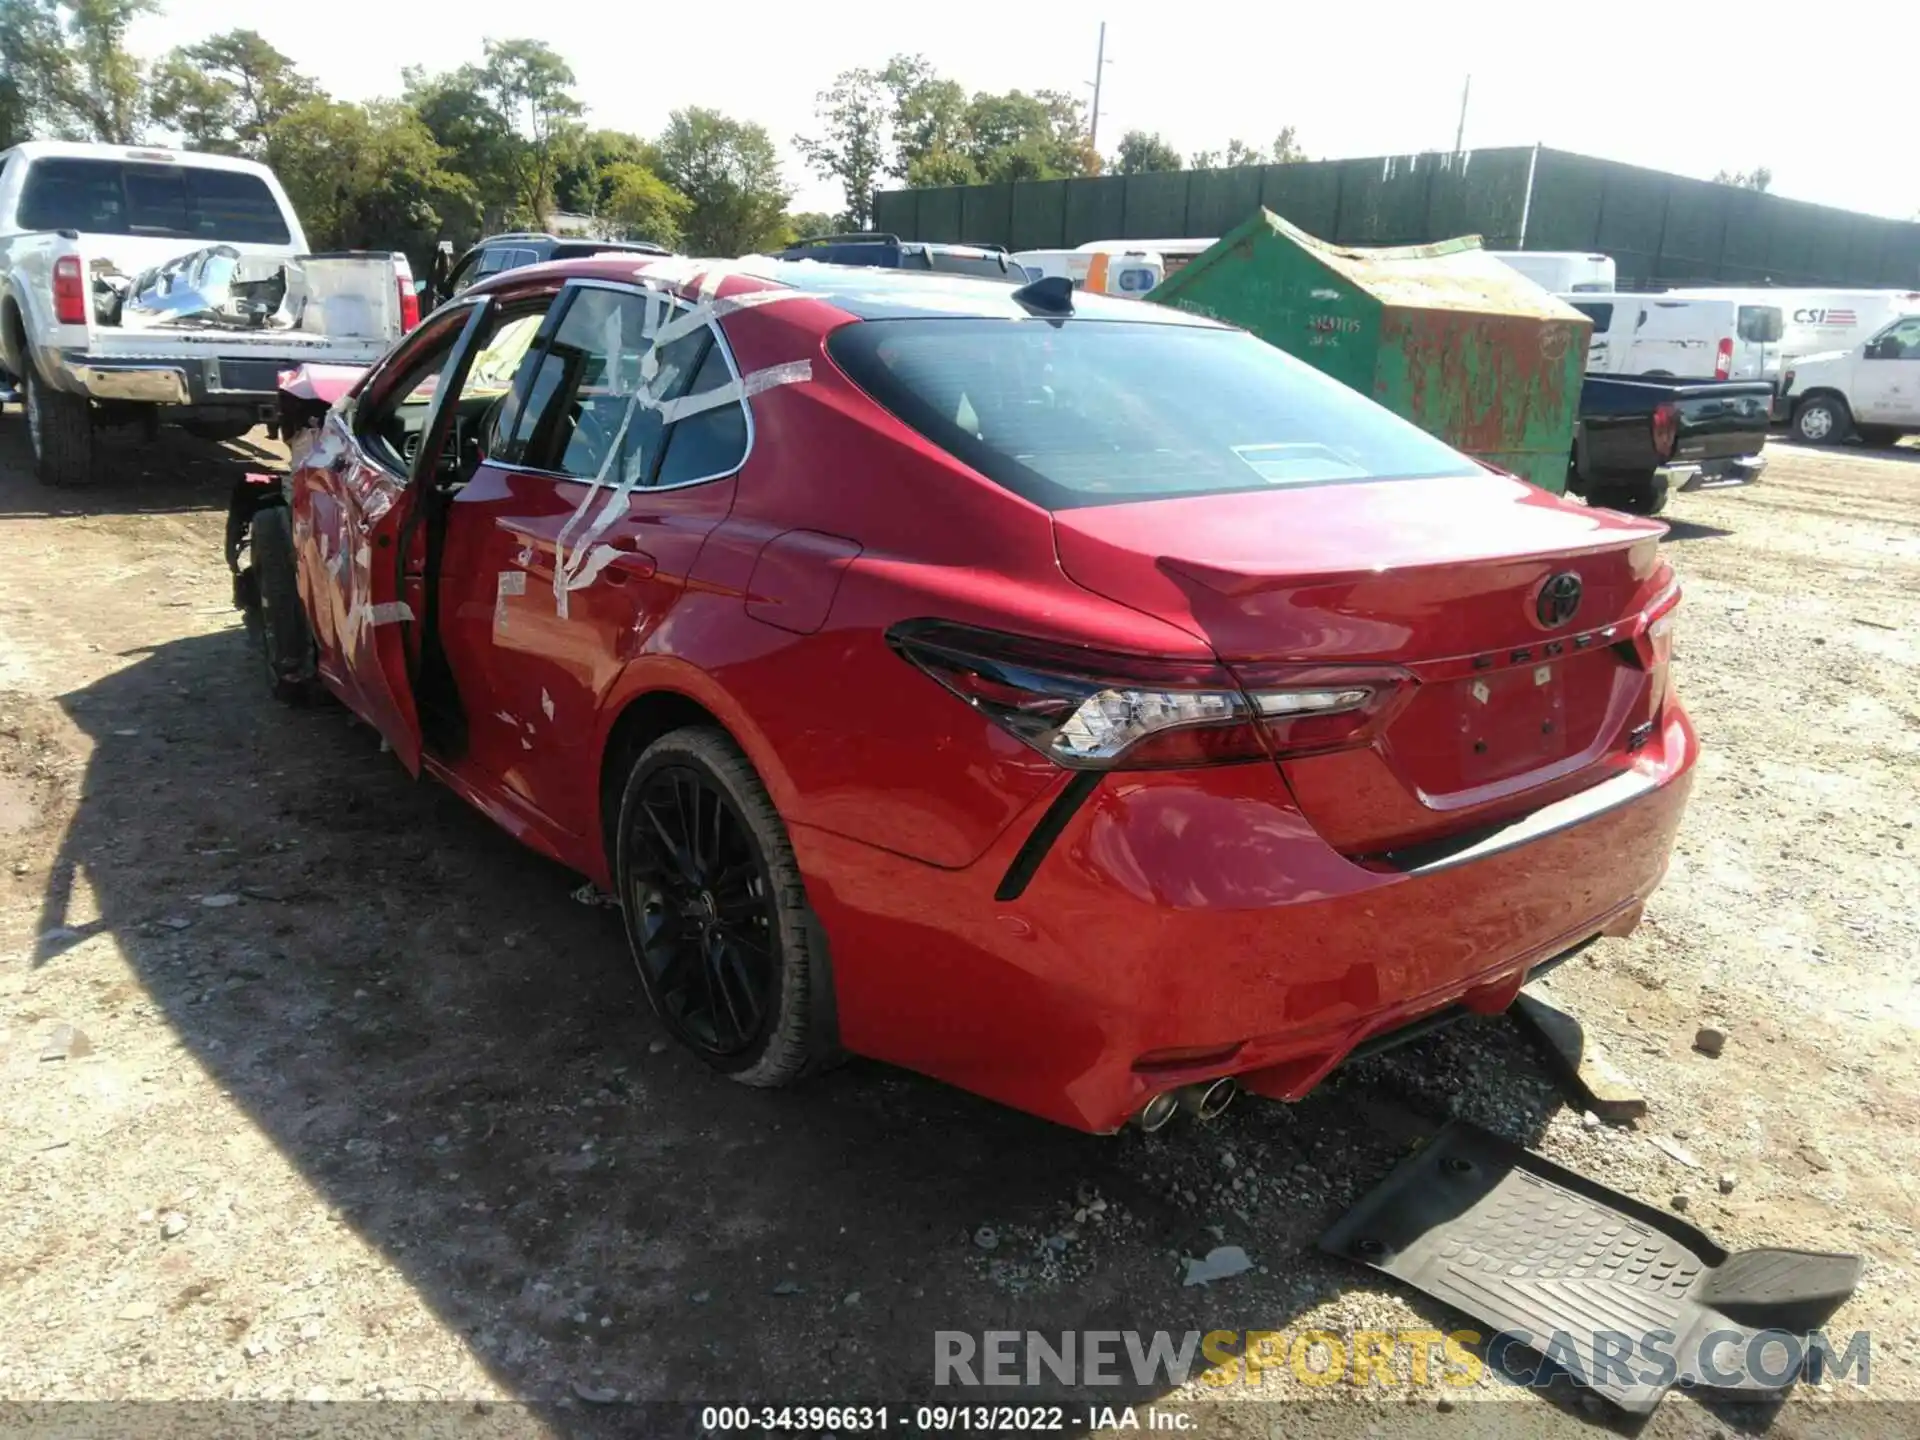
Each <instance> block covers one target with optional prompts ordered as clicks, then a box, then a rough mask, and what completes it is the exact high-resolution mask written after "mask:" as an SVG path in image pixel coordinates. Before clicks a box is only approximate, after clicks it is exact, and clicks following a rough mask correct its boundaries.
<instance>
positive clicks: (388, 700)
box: [290, 303, 486, 775]
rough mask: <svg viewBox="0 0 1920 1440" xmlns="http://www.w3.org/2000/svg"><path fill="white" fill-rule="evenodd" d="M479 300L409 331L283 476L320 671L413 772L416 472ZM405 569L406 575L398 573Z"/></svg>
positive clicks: (442, 423)
mask: <svg viewBox="0 0 1920 1440" xmlns="http://www.w3.org/2000/svg"><path fill="white" fill-rule="evenodd" d="M485 313H486V306H485V304H484V303H469V304H465V305H457V306H453V307H450V308H449V309H447V310H446V311H444V312H442V313H441V314H439V315H436V316H435V317H434V318H433V320H432V321H431V322H430V323H429V324H427V325H424V326H422V327H421V328H420V329H418V330H416V331H415V332H414V333H413V334H412V335H411V336H410V337H408V339H407V340H406V341H405V342H404V343H403V344H402V345H401V346H400V347H399V348H398V349H396V350H395V351H394V352H393V353H392V354H391V355H390V356H389V357H388V358H387V359H386V360H385V361H383V362H382V363H381V364H380V365H379V366H378V367H377V368H376V369H375V371H374V372H373V374H372V375H370V376H369V377H368V379H367V382H366V384H365V385H364V386H363V388H362V389H361V391H360V393H359V394H358V396H356V397H355V398H354V399H353V400H351V401H349V402H348V403H347V404H346V405H343V406H341V407H339V408H338V409H336V410H335V411H333V412H332V413H331V414H330V415H329V416H328V418H327V422H326V428H325V430H324V432H323V434H322V437H321V439H320V441H319V442H318V443H317V444H316V445H314V446H313V447H312V448H311V449H310V450H309V451H308V453H307V455H306V457H305V463H304V464H303V465H301V467H300V468H299V469H298V470H296V471H295V472H294V474H293V476H292V481H291V484H290V503H291V506H292V510H293V516H292V519H293V529H294V537H295V542H296V543H295V555H296V557H297V560H296V564H297V569H298V582H299V587H300V593H301V597H302V600H303V602H304V603H305V606H306V611H307V615H308V617H309V618H310V620H311V622H312V630H313V635H314V642H315V646H316V648H317V650H318V658H319V670H320V675H321V678H322V680H323V681H324V682H325V683H326V684H327V685H328V687H329V688H331V689H332V690H333V691H334V693H335V694H337V695H338V696H339V697H340V699H341V700H342V701H343V702H344V703H345V704H346V705H347V706H348V708H349V709H351V710H352V711H353V712H354V713H355V714H357V715H359V716H360V717H361V718H362V719H363V720H365V721H366V722H367V723H368V724H369V725H372V726H373V727H374V729H376V730H378V731H379V732H380V734H381V736H382V737H383V738H384V739H385V740H386V741H387V743H388V745H389V746H391V747H392V749H393V752H394V754H395V755H397V756H398V757H399V758H400V763H401V764H403V765H405V766H406V767H407V769H408V770H409V771H410V772H411V773H413V774H416V775H417V774H419V773H420V756H421V730H420V717H419V713H418V711H417V709H416V706H415V702H414V694H413V682H412V677H411V674H410V670H411V661H412V656H413V655H414V654H416V653H417V646H418V636H417V634H416V633H415V632H414V629H413V626H414V622H415V620H416V619H417V615H418V610H417V601H418V596H417V593H410V589H411V590H413V591H417V586H418V578H417V577H418V573H419V572H418V566H417V564H414V565H412V566H410V565H409V556H410V552H411V551H412V550H413V549H414V548H415V544H414V542H415V541H416V539H417V536H415V535H414V534H413V533H412V532H411V531H410V527H409V523H408V522H409V520H410V519H411V517H412V515H413V512H414V509H415V505H416V500H417V491H418V486H417V483H416V482H417V480H418V474H419V472H420V471H421V470H422V469H423V468H426V467H431V466H432V465H433V464H435V463H436V462H437V457H438V455H439V454H440V453H441V448H442V444H443V442H444V439H445V436H446V433H447V431H448V430H449V428H450V423H451V419H452V414H453V410H452V407H450V406H448V405H446V404H444V403H443V402H444V400H445V397H446V395H447V393H448V389H449V387H448V386H447V385H445V384H443V383H441V382H442V381H443V379H445V378H446V377H447V376H448V375H450V374H451V373H452V372H453V367H455V366H456V365H457V364H458V362H459V359H460V356H461V354H462V351H463V347H464V345H465V344H466V343H467V342H468V341H469V340H470V339H471V337H472V335H473V333H474V331H475V330H476V329H477V328H478V326H479V322H480V321H481V319H482V318H483V316H484V315H485ZM410 571H411V574H412V576H413V579H412V580H411V582H410V580H409V574H410Z"/></svg>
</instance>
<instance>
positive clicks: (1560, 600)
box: [1533, 570, 1580, 629]
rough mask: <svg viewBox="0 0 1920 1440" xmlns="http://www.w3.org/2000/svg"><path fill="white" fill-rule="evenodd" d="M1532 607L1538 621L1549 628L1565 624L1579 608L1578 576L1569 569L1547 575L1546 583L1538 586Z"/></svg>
mask: <svg viewBox="0 0 1920 1440" xmlns="http://www.w3.org/2000/svg"><path fill="white" fill-rule="evenodd" d="M1533 608H1534V613H1535V614H1536V615H1538V616H1539V617H1540V623H1541V624H1542V625H1545V626H1547V627H1548V628H1549V629H1551V628H1552V627H1553V626H1555V625H1564V624H1566V623H1567V622H1568V621H1569V620H1571V619H1572V618H1573V612H1574V611H1576V610H1578V609H1579V608H1580V577H1579V576H1578V575H1576V574H1574V573H1573V571H1571V570H1562V571H1561V572H1560V573H1559V574H1558V575H1553V576H1549V577H1548V579H1547V583H1546V584H1544V585H1542V586H1541V587H1540V598H1539V599H1538V600H1536V601H1535V602H1534V606H1533Z"/></svg>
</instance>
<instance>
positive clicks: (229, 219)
mask: <svg viewBox="0 0 1920 1440" xmlns="http://www.w3.org/2000/svg"><path fill="white" fill-rule="evenodd" d="M19 218H20V227H21V228H22V229H23V230H79V231H82V232H85V233H90V234H95V235H160V236H172V237H175V238H177V239H181V240H200V241H204V242H205V243H207V244H209V245H213V244H232V245H286V244H289V243H291V241H292V239H293V236H292V234H291V233H290V232H289V231H288V229H287V221H286V217H285V216H284V215H283V214H281V211H280V206H279V203H278V202H277V201H276V200H275V199H274V197H273V191H271V190H270V189H268V188H267V184H266V182H265V181H264V180H262V179H261V178H260V177H259V176H258V175H252V174H248V173H247V172H245V171H239V170H206V169H200V168H197V167H195V166H190V165H146V164H138V163H135V162H132V161H121V160H79V159H47V160H36V161H34V162H33V163H32V165H31V166H30V167H29V168H28V170H27V179H26V184H25V185H24V186H22V187H21V192H20V215H19Z"/></svg>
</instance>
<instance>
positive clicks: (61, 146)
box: [4, 140, 272, 175]
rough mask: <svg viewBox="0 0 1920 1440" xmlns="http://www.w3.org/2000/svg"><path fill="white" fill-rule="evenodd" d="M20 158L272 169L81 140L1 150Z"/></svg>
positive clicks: (193, 153) (203, 154) (165, 148)
mask: <svg viewBox="0 0 1920 1440" xmlns="http://www.w3.org/2000/svg"><path fill="white" fill-rule="evenodd" d="M4 153H5V154H9V155H18V156H20V157H21V158H22V159H24V160H122V161H132V162H133V163H135V164H145V165H189V166H192V167H193V168H194V169H196V170H238V171H242V172H244V173H246V174H249V175H268V174H271V173H272V172H271V171H270V170H269V169H268V168H267V167H266V166H265V165H262V164H261V163H260V162H259V161H258V160H243V159H241V158H240V157H239V156H237V155H213V154H209V153H208V152H207V151H204V150H180V149H176V148H175V147H173V146H170V145H100V144H93V143H91V142H87V141H81V140H22V141H21V142H20V143H19V144H18V145H13V146H10V147H8V149H7V150H6V151H5V152H4Z"/></svg>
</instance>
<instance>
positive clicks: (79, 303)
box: [53, 255, 87, 325]
mask: <svg viewBox="0 0 1920 1440" xmlns="http://www.w3.org/2000/svg"><path fill="white" fill-rule="evenodd" d="M53 318H54V320H55V322H56V323H58V324H61V325H84V324H86V323H87V280H86V276H85V274H83V273H82V271H81V269H80V257H79V256H77V255H62V256H61V257H60V258H59V259H58V260H55V261H54V262H53Z"/></svg>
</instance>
